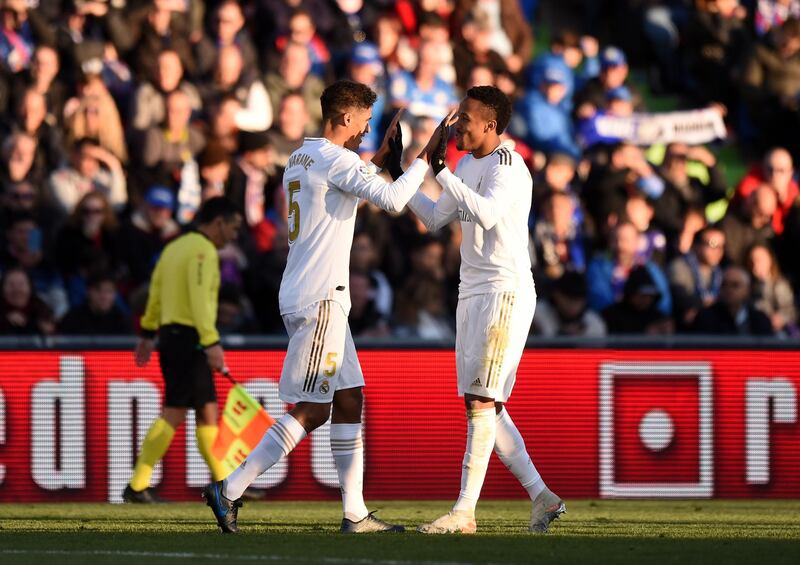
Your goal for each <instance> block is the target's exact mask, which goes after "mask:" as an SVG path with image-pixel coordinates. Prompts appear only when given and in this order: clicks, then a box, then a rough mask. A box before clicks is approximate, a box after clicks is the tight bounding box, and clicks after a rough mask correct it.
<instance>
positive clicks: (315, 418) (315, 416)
mask: <svg viewBox="0 0 800 565" xmlns="http://www.w3.org/2000/svg"><path fill="white" fill-rule="evenodd" d="M330 415H331V404H330V403H325V404H320V403H317V402H301V403H299V404H297V406H295V408H294V410H292V416H293V417H294V419H295V420H297V421H298V422H299V423H300V425H301V426H303V428H305V430H306V431H307V432H311V431H313V430H316V429H317V428H318V427H320V426H321V425H323V424H324V423H325V422H327V421H328V418H329V417H330Z"/></svg>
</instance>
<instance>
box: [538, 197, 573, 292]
mask: <svg viewBox="0 0 800 565" xmlns="http://www.w3.org/2000/svg"><path fill="white" fill-rule="evenodd" d="M579 206H580V201H579V200H577V199H576V198H574V197H573V196H571V195H569V194H567V193H566V192H551V193H550V194H549V195H547V196H546V197H545V199H544V203H543V204H542V214H541V217H540V218H539V220H538V221H537V222H536V225H535V227H534V230H533V241H534V244H535V246H536V262H535V268H534V272H535V274H536V275H538V276H536V277H535V278H536V281H537V284H538V285H539V287H538V288H540V289H541V290H542V291H544V293H545V294H546V293H547V289H548V288H549V286H550V285H551V284H552V283H553V282H554V281H555V280H557V279H560V278H561V276H562V275H563V274H564V272H565V271H568V270H572V271H580V272H583V271H584V270H585V269H586V242H585V240H584V233H583V226H582V222H581V221H580V220H581V218H582V213H581V211H580V209H579V208H578V207H579Z"/></svg>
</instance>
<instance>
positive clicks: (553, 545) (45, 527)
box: [0, 500, 800, 565]
mask: <svg viewBox="0 0 800 565" xmlns="http://www.w3.org/2000/svg"><path fill="white" fill-rule="evenodd" d="M449 504H450V503H448V502H433V501H425V502H408V501H404V502H397V501H394V502H373V503H372V504H371V505H370V507H371V508H377V509H379V511H380V512H379V514H378V515H379V516H380V517H382V518H383V519H386V520H388V521H395V522H397V523H401V524H404V525H406V526H407V527H409V526H410V527H409V530H413V527H414V526H415V525H417V524H419V523H421V522H424V521H427V520H430V519H433V518H436V517H437V516H438V515H440V514H441V513H443V512H445V511H446V510H447V509H448V508H449ZM567 510H568V511H567V514H566V515H564V516H563V517H562V519H561V520H559V521H558V522H556V523H555V524H554V525H553V526H552V527H551V533H549V534H547V535H532V534H529V533H527V530H526V529H527V520H528V512H529V503H526V502H523V501H489V500H487V501H482V502H481V503H480V505H479V507H478V516H477V517H478V534H477V535H474V536H455V535H454V536H424V535H421V534H417V533H414V532H413V531H411V532H408V533H406V534H391V535H386V534H383V535H381V534H371V535H363V536H341V535H339V534H338V533H337V527H338V523H339V520H340V519H341V509H340V505H339V504H338V503H334V502H322V503H320V502H295V503H270V502H264V503H250V504H247V505H246V506H245V507H244V508H243V509H242V510H241V511H240V516H239V527H240V533H239V534H238V535H222V534H220V533H219V532H218V530H217V529H216V525H215V524H214V523H213V522H212V516H211V511H210V510H209V509H208V508H207V507H205V506H203V505H202V503H196V504H192V503H181V504H162V505H154V506H128V505H123V506H120V505H110V504H58V505H56V504H25V505H21V504H3V505H0V563H2V564H4V565H11V564H24V565H32V564H36V563H58V564H73V563H74V564H78V563H79V564H93V563H113V564H114V565H126V564H146V565H154V564H158V563H168V564H175V565H182V564H187V563H225V564H238V563H251V562H268V563H297V564H303V563H323V564H330V565H339V564H342V565H344V564H348V563H355V564H359V565H404V564H406V563H428V564H432V565H456V564H460V563H481V564H490V563H491V564H504V563H533V564H536V565H539V564H546V563H559V564H561V565H564V564H572V563H631V564H637V565H639V564H647V565H650V564H659V563H676V564H682V565H683V564H686V563H702V564H706V563H725V564H731V563H757V564H759V565H775V564H780V563H792V564H794V565H796V564H798V563H800V501H766V500H758V501H752V500H751V501H606V500H604V501H567Z"/></svg>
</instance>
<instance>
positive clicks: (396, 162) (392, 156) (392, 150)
mask: <svg viewBox="0 0 800 565" xmlns="http://www.w3.org/2000/svg"><path fill="white" fill-rule="evenodd" d="M394 129H395V132H394V135H392V136H391V137H390V138H389V155H388V156H387V157H386V161H385V162H384V166H383V168H384V169H386V170H387V171H389V174H390V175H391V176H392V180H397V179H399V178H400V177H401V176H403V167H402V162H403V132H402V130H401V129H400V124H399V123H395V126H394Z"/></svg>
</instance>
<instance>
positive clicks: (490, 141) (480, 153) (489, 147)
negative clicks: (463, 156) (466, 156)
mask: <svg viewBox="0 0 800 565" xmlns="http://www.w3.org/2000/svg"><path fill="white" fill-rule="evenodd" d="M501 143H502V142H501V141H500V137H498V136H496V135H493V136H492V137H491V138H489V137H487V139H486V140H485V141H484V142H483V143H481V144H480V145H479V146H478V147H477V148H476V149H473V150H472V156H473V157H474V158H475V159H482V158H483V157H486V156H487V155H489V154H491V153H492V152H493V151H494V150H495V149H497V148H498V147H500V144H501Z"/></svg>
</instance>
